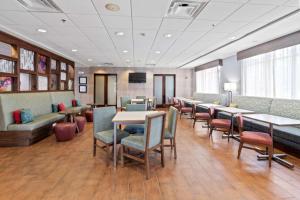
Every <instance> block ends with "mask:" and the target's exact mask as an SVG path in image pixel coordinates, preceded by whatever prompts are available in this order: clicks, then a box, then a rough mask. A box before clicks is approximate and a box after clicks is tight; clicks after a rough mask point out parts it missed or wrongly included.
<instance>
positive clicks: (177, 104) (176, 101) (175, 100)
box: [173, 98, 180, 110]
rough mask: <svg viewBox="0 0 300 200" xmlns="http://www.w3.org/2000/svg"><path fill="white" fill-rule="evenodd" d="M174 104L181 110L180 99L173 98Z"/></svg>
mask: <svg viewBox="0 0 300 200" xmlns="http://www.w3.org/2000/svg"><path fill="white" fill-rule="evenodd" d="M173 102H174V105H173V107H175V108H176V109H177V110H180V102H179V100H178V99H176V98H174V99H173Z"/></svg>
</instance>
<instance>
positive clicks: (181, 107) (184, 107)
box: [179, 101, 194, 119]
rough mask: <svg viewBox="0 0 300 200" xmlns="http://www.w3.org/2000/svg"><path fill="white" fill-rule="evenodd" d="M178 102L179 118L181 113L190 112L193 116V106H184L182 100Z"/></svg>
mask: <svg viewBox="0 0 300 200" xmlns="http://www.w3.org/2000/svg"><path fill="white" fill-rule="evenodd" d="M179 104H180V119H181V115H182V114H190V115H191V116H193V112H194V110H193V107H186V106H185V103H184V101H179Z"/></svg>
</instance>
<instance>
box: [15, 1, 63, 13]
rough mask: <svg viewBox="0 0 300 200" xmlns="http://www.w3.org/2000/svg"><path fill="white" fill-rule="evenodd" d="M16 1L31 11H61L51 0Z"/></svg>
mask: <svg viewBox="0 0 300 200" xmlns="http://www.w3.org/2000/svg"><path fill="white" fill-rule="evenodd" d="M18 2H20V3H21V4H22V6H24V7H25V8H26V9H27V10H28V11H31V12H50V13H60V12H62V10H61V9H60V8H59V7H58V6H57V5H56V4H55V3H54V2H53V1H52V0H18Z"/></svg>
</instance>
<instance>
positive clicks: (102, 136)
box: [93, 106, 129, 158]
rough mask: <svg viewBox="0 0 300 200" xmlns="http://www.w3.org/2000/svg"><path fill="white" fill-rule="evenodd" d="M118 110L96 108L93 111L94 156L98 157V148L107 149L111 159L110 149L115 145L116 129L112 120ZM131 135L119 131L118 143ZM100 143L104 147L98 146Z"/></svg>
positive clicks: (114, 108) (112, 107)
mask: <svg viewBox="0 0 300 200" xmlns="http://www.w3.org/2000/svg"><path fill="white" fill-rule="evenodd" d="M116 112H117V110H116V107H114V106H110V107H102V108H94V110H93V118H94V123H93V133H94V145H93V156H96V147H97V146H98V147H101V148H103V149H104V148H105V149H106V152H107V157H108V158H109V147H110V146H112V145H113V133H114V127H113V123H112V119H113V117H114V116H115V114H116ZM128 135H129V133H127V132H126V131H122V130H120V129H118V130H117V142H118V143H120V141H121V139H122V138H125V137H127V136H128ZM97 141H100V142H101V143H103V144H104V146H100V145H98V144H97Z"/></svg>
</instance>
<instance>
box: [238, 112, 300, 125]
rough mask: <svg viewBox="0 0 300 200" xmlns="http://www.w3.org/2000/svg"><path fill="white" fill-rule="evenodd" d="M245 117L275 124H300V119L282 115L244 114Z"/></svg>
mask: <svg viewBox="0 0 300 200" xmlns="http://www.w3.org/2000/svg"><path fill="white" fill-rule="evenodd" d="M243 117H245V118H249V119H254V120H257V121H261V122H266V123H269V124H274V125H277V126H292V125H300V120H296V119H290V118H287V117H280V116H276V115H269V114H248V115H243Z"/></svg>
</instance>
